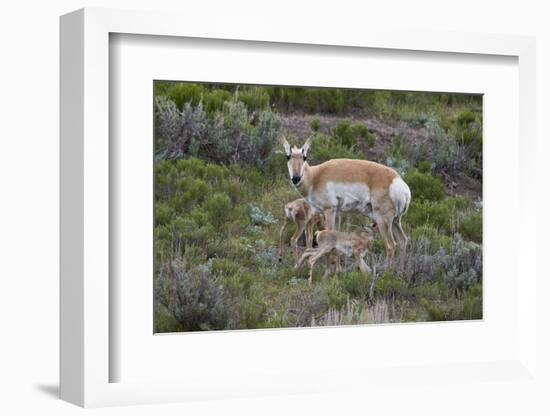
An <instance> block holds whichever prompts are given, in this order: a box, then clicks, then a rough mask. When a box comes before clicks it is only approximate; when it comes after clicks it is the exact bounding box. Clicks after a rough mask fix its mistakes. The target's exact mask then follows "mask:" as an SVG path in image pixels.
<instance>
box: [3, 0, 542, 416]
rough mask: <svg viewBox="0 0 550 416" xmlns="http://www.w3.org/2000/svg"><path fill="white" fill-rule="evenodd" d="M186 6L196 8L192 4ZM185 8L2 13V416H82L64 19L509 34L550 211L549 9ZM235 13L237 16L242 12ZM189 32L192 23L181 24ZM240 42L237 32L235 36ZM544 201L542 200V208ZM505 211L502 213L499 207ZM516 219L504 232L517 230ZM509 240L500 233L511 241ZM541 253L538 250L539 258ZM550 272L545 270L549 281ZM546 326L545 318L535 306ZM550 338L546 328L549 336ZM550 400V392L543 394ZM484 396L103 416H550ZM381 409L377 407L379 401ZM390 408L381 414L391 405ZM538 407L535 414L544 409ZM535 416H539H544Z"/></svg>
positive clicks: (50, 7)
mask: <svg viewBox="0 0 550 416" xmlns="http://www.w3.org/2000/svg"><path fill="white" fill-rule="evenodd" d="M186 3H189V4H186ZM264 3H265V5H264V6H260V3H259V2H257V1H251V2H249V3H247V2H235V1H232V2H229V1H226V2H222V1H220V2H218V3H214V2H206V1H201V2H200V4H199V2H198V1H197V2H193V3H190V2H184V1H182V0H180V1H161V0H157V1H155V2H152V1H139V0H133V1H129V0H128V1H123V0H112V1H93V0H89V1H88V2H80V1H61V0H52V1H49V2H39V1H19V2H10V3H5V4H3V7H2V12H1V14H0V31H1V36H0V42H1V51H2V62H1V63H0V72H1V76H0V82H1V83H2V85H1V88H0V92H1V99H0V108H1V109H0V121H1V123H0V132H1V134H0V140H1V144H2V147H1V148H0V158H1V159H0V169H1V171H0V175H1V176H0V177H1V178H2V182H1V189H2V204H1V205H0V206H1V208H0V210H1V212H0V244H1V247H0V253H1V254H0V278H1V282H2V287H1V289H2V290H1V291H0V296H1V298H0V317H1V318H0V319H1V324H2V325H1V328H2V343H1V344H0V345H1V347H0V374H1V381H0V383H1V384H0V398H1V399H0V411H2V413H4V414H24V413H25V414H28V413H31V412H37V411H40V412H41V413H44V414H49V413H55V414H72V413H77V412H81V411H82V410H81V409H78V408H76V407H74V406H72V405H69V404H66V403H64V402H60V401H58V400H56V399H55V396H56V395H57V383H58V380H57V378H58V116H59V115H58V86H59V83H58V69H59V67H58V61H59V53H58V51H59V48H58V43H59V41H58V16H59V15H60V14H63V13H66V12H69V11H71V10H73V9H76V8H79V7H83V6H100V7H120V8H134V9H173V10H179V11H184V12H189V16H190V18H193V15H194V14H195V13H198V14H200V15H203V16H204V15H208V16H212V17H213V18H215V17H217V18H228V19H229V18H230V16H231V14H233V13H240V14H245V15H250V19H253V20H255V21H258V22H261V21H262V20H265V19H274V20H275V21H280V22H281V30H284V27H285V26H287V25H303V22H304V21H306V20H307V21H309V22H312V21H313V22H316V24H322V25H324V26H326V28H327V31H337V30H338V27H339V25H359V26H360V25H369V26H371V27H372V26H373V25H391V26H399V27H401V28H403V27H428V28H433V29H436V30H458V31H465V30H470V31H474V32H488V33H510V34H524V35H536V36H537V41H538V44H537V58H538V62H537V73H538V80H537V82H538V83H537V86H538V126H537V127H538V134H539V138H540V140H539V148H538V157H539V163H538V167H539V170H538V172H533V179H534V180H537V181H538V184H539V185H540V189H541V190H542V191H543V192H541V196H540V198H541V199H540V200H539V204H538V206H537V207H533V209H538V210H539V213H545V208H544V207H546V206H548V204H547V203H546V202H547V199H548V198H547V197H545V195H544V194H545V193H548V186H545V185H544V183H545V180H547V179H548V169H547V168H546V167H545V161H546V155H548V154H549V152H548V150H549V145H548V140H546V141H543V140H542V138H546V139H548V138H549V137H550V135H549V133H550V129H549V127H548V121H547V117H548V114H550V105H549V104H548V102H547V97H550V84H549V81H550V30H549V29H548V12H546V11H545V9H544V7H543V6H544V3H545V2H535V1H525V0H524V1H521V2H505V1H494V2H493V1H490V2H483V3H482V2H479V1H469V0H461V1H459V2H457V1H453V2H442V1H414V2H411V1H406V0H405V1H393V2H392V1H384V2H382V1H377V2H366V1H364V2H353V3H352V2H346V1H342V0H341V1H339V2H334V1H329V2H323V1H316V2H311V3H309V2H305V1H304V2H302V3H298V2H297V1H282V0H280V1H277V2H269V3H267V2H263V3H261V4H264ZM237 4H239V5H240V6H237ZM182 24H185V22H182ZM235 30H236V31H237V32H238V31H239V28H236V29H235ZM544 198H545V199H544ZM503 209H505V207H503ZM514 225H515V224H514V222H513V218H511V219H510V223H508V224H503V226H504V227H505V228H506V227H514ZM545 232H548V220H547V218H546V217H545V216H544V215H540V229H539V234H538V239H539V241H538V250H539V253H540V254H539V261H540V264H539V273H543V270H542V268H543V267H545V268H546V265H544V264H543V260H544V257H545V254H546V251H547V248H548V247H547V245H544V246H543V240H542V236H543V235H544V234H545ZM505 236H506V232H505V230H503V237H505ZM535 248H536V242H533V249H535ZM545 271H546V270H545ZM546 274H547V273H546ZM548 289H549V284H548V283H546V282H544V281H543V282H542V285H539V287H538V291H539V292H540V293H550V291H549V290H548ZM538 307H539V311H540V314H541V316H543V317H545V322H548V312H549V307H548V306H547V304H546V303H543V302H541V303H540V305H538ZM547 328H548V327H547ZM539 337H541V338H542V339H543V343H542V346H543V347H545V350H546V354H544V353H543V354H539V362H540V365H541V366H543V367H544V368H545V369H546V372H545V374H549V371H548V358H547V357H545V355H548V353H547V351H548V350H550V348H549V345H548V344H549V343H548V333H547V332H546V333H542V332H540V333H539ZM541 352H542V351H541ZM547 390H548V389H547ZM491 391H492V393H491V394H488V393H487V391H484V393H483V394H480V393H479V392H477V391H476V390H475V389H473V388H469V386H467V385H465V384H461V383H459V384H457V385H456V386H452V388H450V387H449V386H433V389H431V390H430V392H429V393H427V392H425V391H422V390H421V389H411V391H410V392H409V393H408V394H406V395H405V396H396V394H395V392H394V389H393V388H392V387H391V386H388V389H387V394H383V395H381V396H380V397H377V398H372V397H369V394H368V391H366V392H365V394H364V396H363V397H361V396H360V395H357V394H354V395H349V394H346V393H345V392H340V393H334V394H326V393H325V394H323V395H317V396H300V397H298V396H295V397H279V398H277V397H275V398H274V397H271V398H258V399H253V400H250V399H247V400H231V401H214V402H208V403H206V402H197V403H187V404H177V405H163V406H160V407H156V408H151V407H150V406H141V407H134V408H117V409H101V410H94V412H97V413H101V414H149V413H151V412H163V413H166V414H183V413H184V412H187V414H204V413H206V414H219V413H223V414H228V413H230V414H258V413H259V412H261V413H262V414H280V413H283V412H284V413H291V414H298V413H301V414H303V413H306V414H334V413H345V412H352V411H353V412H361V413H366V412H374V411H375V409H374V408H373V407H372V406H371V403H372V404H374V403H376V407H377V409H376V410H377V413H380V412H382V414H387V413H390V414H391V413H400V414H404V412H407V413H408V410H409V411H410V409H411V408H414V409H416V410H419V409H422V412H423V414H432V413H433V414H442V413H445V414H457V415H458V414H460V415H464V414H482V413H491V414H520V413H523V414H548V406H549V404H548V403H546V404H545V410H543V408H542V407H541V403H543V402H544V400H543V401H539V400H535V398H536V397H537V396H539V397H540V396H541V394H542V392H537V391H526V390H523V389H521V387H519V388H518V387H517V386H515V387H513V388H512V387H511V386H508V385H507V384H506V383H502V384H500V385H496V386H494V388H493V389H492V390H491ZM374 399H376V400H374ZM384 403H385V404H384ZM537 403H538V404H537ZM537 406H538V407H537Z"/></svg>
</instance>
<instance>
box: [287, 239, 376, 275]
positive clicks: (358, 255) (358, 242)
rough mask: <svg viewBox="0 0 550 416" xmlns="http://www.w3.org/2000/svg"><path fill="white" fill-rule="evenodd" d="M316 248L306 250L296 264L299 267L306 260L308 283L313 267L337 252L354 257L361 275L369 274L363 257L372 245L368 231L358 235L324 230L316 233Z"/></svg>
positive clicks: (368, 268)
mask: <svg viewBox="0 0 550 416" xmlns="http://www.w3.org/2000/svg"><path fill="white" fill-rule="evenodd" d="M316 236H317V244H318V245H317V248H310V249H307V250H306V251H305V252H304V254H303V255H302V257H300V260H299V261H298V263H297V264H296V267H299V266H300V265H301V264H302V263H303V262H304V261H305V260H306V259H308V263H309V283H310V284H311V281H312V278H313V267H314V266H315V263H316V262H317V261H318V260H319V259H320V258H321V257H323V256H324V255H326V254H329V253H331V252H333V251H334V252H337V253H339V254H343V255H345V256H347V257H354V258H355V260H356V261H357V264H358V266H359V269H360V270H361V271H362V272H363V273H368V272H370V267H369V266H368V265H367V263H365V260H364V257H365V255H366V254H367V252H368V251H369V250H371V249H372V245H373V241H374V238H373V233H372V231H371V230H370V229H369V230H367V231H363V232H360V233H343V232H340V231H334V230H324V231H319V232H317V233H316Z"/></svg>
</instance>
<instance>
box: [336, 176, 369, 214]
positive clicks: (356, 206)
mask: <svg viewBox="0 0 550 416" xmlns="http://www.w3.org/2000/svg"><path fill="white" fill-rule="evenodd" d="M326 187H327V196H328V200H329V201H330V204H331V205H332V206H333V207H337V208H338V210H339V211H358V212H361V213H365V214H366V213H368V212H369V211H370V209H371V208H370V190H369V187H368V185H366V184H364V183H338V182H328V183H327V185H326Z"/></svg>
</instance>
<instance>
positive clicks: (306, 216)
mask: <svg viewBox="0 0 550 416" xmlns="http://www.w3.org/2000/svg"><path fill="white" fill-rule="evenodd" d="M284 212H285V222H284V224H283V226H282V227H281V230H280V232H279V240H280V241H279V260H282V253H283V235H284V233H285V231H286V229H287V228H288V226H289V225H290V224H292V223H294V224H296V226H297V228H296V231H295V232H294V234H293V235H292V237H291V238H290V246H291V247H293V248H294V255H295V257H296V258H298V240H299V239H300V237H301V236H302V234H303V233H304V231H305V233H306V248H312V247H313V227H314V226H316V227H317V229H318V230H323V229H324V228H325V220H324V215H323V214H322V213H321V212H319V211H317V210H316V209H314V208H313V207H312V206H311V205H310V204H308V203H307V201H306V200H305V199H304V198H300V199H296V200H294V201H292V202H289V203H288V204H286V205H285V208H284Z"/></svg>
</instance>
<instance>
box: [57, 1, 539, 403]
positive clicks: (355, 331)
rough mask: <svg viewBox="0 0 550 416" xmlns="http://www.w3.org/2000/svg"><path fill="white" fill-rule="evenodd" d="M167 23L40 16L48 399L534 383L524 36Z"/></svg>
mask: <svg viewBox="0 0 550 416" xmlns="http://www.w3.org/2000/svg"><path fill="white" fill-rule="evenodd" d="M199 20H200V19H199ZM179 22H180V20H179V18H178V16H174V15H170V14H164V13H144V12H123V11H112V10H95V9H94V10H89V9H86V10H80V11H77V12H74V13H72V14H69V15H66V16H64V17H62V20H61V80H62V87H61V103H62V105H61V113H62V120H61V210H62V216H61V251H62V259H61V396H62V398H64V399H65V400H68V401H71V402H73V403H76V404H79V405H82V406H104V405H112V404H137V403H157V402H165V401H185V400H194V399H207V398H231V397H254V396H261V395H272V394H288V393H292V394H301V393H319V392H331V391H352V392H353V391H356V392H359V391H361V390H362V389H368V390H369V391H371V392H379V393H380V395H381V396H380V397H382V396H383V394H384V393H383V391H384V387H383V386H384V385H385V386H386V388H387V386H388V385H391V386H392V388H397V389H400V391H406V390H407V389H408V388H409V387H410V385H412V384H413V383H420V384H421V385H422V386H423V388H425V389H427V390H429V389H430V388H432V387H433V383H434V382H435V383H443V385H444V384H445V383H451V382H453V383H454V382H457V381H460V382H461V383H464V384H465V386H464V387H463V388H464V389H469V388H482V389H486V390H483V391H486V392H487V395H491V394H497V389H496V387H495V388H494V389H493V390H491V389H492V387H487V386H488V385H490V386H492V385H493V384H496V383H502V382H506V383H508V384H507V386H509V388H510V389H513V388H514V387H517V385H516V384H521V383H524V382H525V381H526V380H529V383H537V380H536V378H534V371H535V369H536V362H535V352H534V351H535V348H536V337H535V335H536V320H535V319H534V318H535V316H536V305H535V303H534V302H533V301H532V300H533V298H534V297H533V296H534V290H535V282H536V272H535V271H534V261H533V256H534V253H533V252H531V251H529V249H528V246H527V245H526V244H523V243H525V242H526V241H530V240H532V239H533V238H534V237H533V233H534V227H533V224H535V221H536V219H535V218H534V217H533V216H530V215H522V213H523V212H524V211H525V210H526V206H527V204H528V203H529V202H528V201H529V195H530V193H529V189H530V187H532V184H530V182H529V179H528V178H529V177H528V173H527V167H528V166H532V164H533V163H534V153H533V148H532V147H531V144H532V143H534V140H535V136H534V132H533V127H532V125H533V123H532V119H531V117H533V114H534V112H533V111H532V110H533V108H534V99H533V97H534V86H535V84H534V78H533V76H532V75H533V71H534V46H533V40H532V39H530V38H521V37H512V36H490V35H480V34H476V35H474V34H469V35H465V34H438V36H433V34H427V33H422V32H418V33H408V34H407V35H406V36H404V35H403V34H402V33H397V32H396V33H393V32H392V33H383V32H377V31H374V30H373V31H369V30H367V31H364V32H361V33H354V32H345V31H344V32H342V33H341V34H339V35H334V36H331V37H330V38H326V36H325V35H324V34H323V32H322V31H320V30H315V29H313V30H312V31H310V32H307V33H308V34H307V38H304V36H305V35H303V33H305V32H301V31H293V30H289V31H284V32H281V31H280V30H278V29H277V28H276V27H275V26H273V27H271V26H270V25H266V26H265V27H264V28H263V29H262V30H258V28H256V29H254V28H252V27H251V28H250V31H249V32H247V35H246V36H243V35H234V34H233V32H231V30H230V28H229V27H226V26H224V25H221V26H218V27H217V28H216V29H215V30H214V29H212V30H208V29H205V26H204V25H203V26H201V25H200V24H199V22H196V23H194V22H189V24H188V25H185V26H182V25H181V24H180V23H179ZM244 27H246V25H245V26H244ZM518 149H519V152H518ZM504 206H505V207H506V213H504V212H503V211H502V207H504ZM506 218H507V219H510V218H514V221H515V225H514V226H513V227H511V226H507V227H506V234H507V236H508V237H507V238H506V239H503V238H502V224H503V221H504V220H505V219H506ZM503 259H506V261H502V260H503ZM520 270H521V276H520ZM410 323H415V324H414V325H410ZM395 380H399V383H398V384H399V385H394V384H393V383H394V382H395ZM482 382H483V383H482ZM491 383H493V384H491ZM522 385H523V384H522ZM430 386H432V387H430ZM480 386H482V387H480ZM373 394H374V393H373ZM404 394H407V393H404ZM452 394H453V393H452V392H451V391H450V390H449V391H444V392H442V393H441V397H442V399H441V400H445V399H444V398H445V397H447V395H452ZM375 396H376V394H375ZM373 400H375V399H374V398H373Z"/></svg>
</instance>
